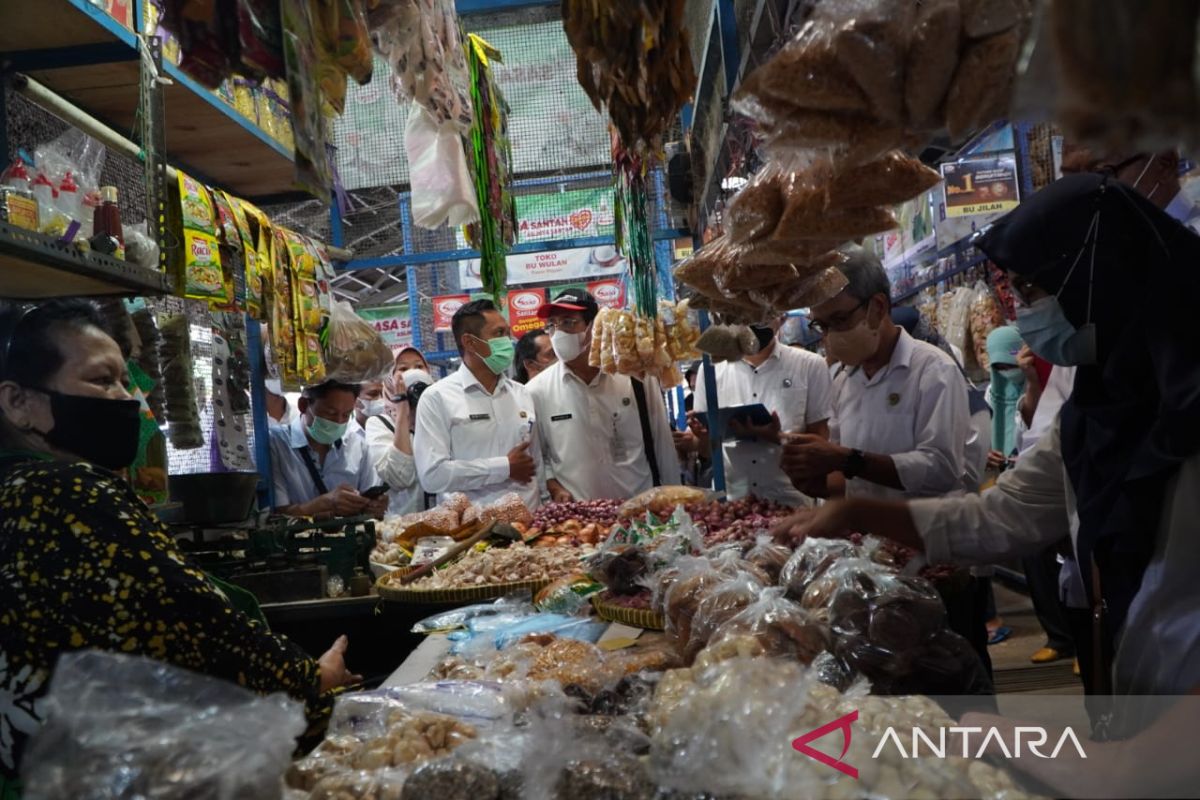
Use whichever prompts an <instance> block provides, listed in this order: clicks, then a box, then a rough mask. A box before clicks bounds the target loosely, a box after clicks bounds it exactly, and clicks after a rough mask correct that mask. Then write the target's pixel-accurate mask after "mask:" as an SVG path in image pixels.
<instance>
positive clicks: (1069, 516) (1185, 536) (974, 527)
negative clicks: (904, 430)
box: [909, 418, 1200, 694]
mask: <svg viewBox="0 0 1200 800" xmlns="http://www.w3.org/2000/svg"><path fill="white" fill-rule="evenodd" d="M1052 422H1053V424H1052V425H1051V427H1050V430H1049V431H1048V432H1047V433H1046V435H1045V436H1044V437H1042V439H1041V440H1040V441H1039V442H1038V443H1037V444H1036V445H1034V447H1033V448H1032V449H1030V450H1029V451H1028V452H1026V453H1023V454H1022V455H1021V457H1020V458H1019V459H1018V460H1017V465H1016V467H1014V468H1013V469H1010V470H1007V471H1005V472H1004V473H1002V474H1001V475H1000V478H999V479H998V480H997V481H996V486H995V487H994V488H993V489H991V490H989V491H987V492H984V493H983V494H982V495H974V496H964V497H954V498H947V499H937V500H934V499H931V500H916V501H913V502H912V503H910V504H909V510H910V513H911V514H912V518H913V523H914V524H915V525H916V528H917V531H918V532H919V533H920V535H921V538H922V539H923V540H924V542H925V552H926V554H927V556H928V557H929V560H930V561H933V562H937V561H958V562H961V563H982V564H986V563H994V562H996V561H1005V560H1008V559H1011V558H1019V557H1022V556H1032V555H1034V554H1036V553H1038V552H1040V551H1042V550H1043V549H1045V548H1046V547H1049V546H1051V545H1053V544H1055V543H1056V542H1057V541H1059V540H1060V539H1062V537H1064V536H1070V537H1071V542H1072V545H1074V542H1075V539H1076V537H1077V534H1078V532H1079V517H1078V515H1077V514H1076V512H1075V509H1076V503H1075V493H1074V491H1073V490H1072V487H1071V481H1070V479H1069V478H1068V476H1067V473H1066V469H1065V468H1064V466H1063V460H1062V451H1061V440H1060V438H1059V426H1058V420H1057V418H1055V419H1054V420H1053V421H1052ZM1197 519H1200V456H1193V457H1192V458H1191V459H1189V460H1188V461H1186V462H1184V463H1183V465H1182V466H1181V467H1180V469H1179V472H1178V473H1176V474H1175V475H1174V476H1172V478H1171V479H1170V480H1169V481H1168V484H1167V488H1166V492H1165V494H1164V495H1163V507H1162V516H1161V517H1160V520H1159V526H1158V530H1157V531H1156V535H1157V538H1156V540H1155V548H1154V554H1153V556H1152V557H1151V560H1150V564H1149V566H1148V567H1147V569H1146V574H1145V575H1144V576H1143V578H1142V585H1141V588H1140V589H1139V591H1138V593H1137V594H1136V595H1135V596H1134V598H1133V602H1132V603H1131V605H1130V607H1129V612H1128V614H1127V615H1126V617H1125V624H1124V626H1123V628H1122V630H1121V631H1120V632H1119V635H1118V646H1117V652H1116V658H1115V664H1114V675H1113V680H1114V688H1115V689H1116V691H1117V693H1118V694H1185V693H1187V692H1188V691H1190V690H1192V689H1193V688H1195V687H1196V686H1200V616H1198V615H1197V614H1196V609H1197V608H1200V580H1197V569H1198V567H1197V565H1200V537H1197V536H1196V535H1195V533H1196V520H1197ZM1149 532H1150V531H1149V530H1147V533H1149Z"/></svg>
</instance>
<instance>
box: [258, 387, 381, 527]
mask: <svg viewBox="0 0 1200 800" xmlns="http://www.w3.org/2000/svg"><path fill="white" fill-rule="evenodd" d="M358 394H359V387H358V386H357V385H356V384H347V383H338V382H337V381H326V382H325V383H322V384H319V385H317V386H308V387H305V389H304V392H303V393H302V394H301V395H300V402H299V404H298V406H299V411H300V415H299V416H297V417H296V419H295V420H293V421H292V423H291V424H290V425H288V426H286V427H284V426H276V427H274V428H272V429H271V462H272V470H273V476H274V485H275V510H276V511H278V512H279V513H280V514H284V515H287V516H289V517H318V518H320V517H353V516H359V515H364V514H366V515H371V516H374V517H375V518H377V519H383V515H384V514H385V513H387V509H388V496H387V492H386V491H385V492H383V493H381V494H379V495H378V496H376V497H367V496H366V492H367V491H368V490H369V489H371V488H372V487H374V486H378V485H379V484H380V481H379V477H378V476H377V475H376V473H375V467H374V466H373V465H372V464H371V458H370V454H369V453H368V451H367V445H366V442H365V441H364V440H363V437H361V436H358V435H356V434H352V435H347V429H348V428H349V425H350V418H351V416H353V414H354V407H355V403H356V401H357V399H358Z"/></svg>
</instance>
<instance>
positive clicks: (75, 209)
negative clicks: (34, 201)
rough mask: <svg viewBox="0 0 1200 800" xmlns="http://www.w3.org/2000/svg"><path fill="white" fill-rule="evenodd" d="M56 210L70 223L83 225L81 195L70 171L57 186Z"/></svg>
mask: <svg viewBox="0 0 1200 800" xmlns="http://www.w3.org/2000/svg"><path fill="white" fill-rule="evenodd" d="M58 210H59V211H61V212H62V213H63V214H64V215H65V216H66V218H67V219H69V220H70V221H71V222H78V223H80V224H81V225H82V224H83V195H82V194H81V193H80V191H79V184H78V183H76V182H75V176H74V175H72V174H71V173H70V171H68V172H67V173H66V174H65V175H63V179H62V182H61V183H59V185H58Z"/></svg>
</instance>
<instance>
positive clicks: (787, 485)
mask: <svg viewBox="0 0 1200 800" xmlns="http://www.w3.org/2000/svg"><path fill="white" fill-rule="evenodd" d="M713 370H714V372H715V374H716V378H717V400H718V402H719V403H720V406H721V407H722V408H731V407H733V406H744V405H753V404H754V403H762V404H763V405H764V406H766V408H767V411H774V412H775V413H777V414H779V422H780V425H781V427H782V429H783V431H785V432H796V433H803V432H804V430H805V429H806V428H808V426H810V425H814V424H816V423H818V422H823V421H824V420H827V419H829V418H830V416H832V405H833V383H832V381H831V380H830V378H829V368H828V367H827V366H826V364H825V359H823V358H821V357H820V356H818V355H816V354H815V353H810V352H808V351H807V350H799V349H797V348H795V347H785V346H784V345H781V344H779V343H778V342H776V343H775V349H774V351H772V353H771V355H770V357H769V358H767V360H766V361H764V362H763V363H762V365H761V366H758V367H755V366H753V365H751V364H749V363H747V362H745V361H733V362H730V361H725V362H722V363H720V364H714V365H713ZM705 391H706V389H705V384H704V372H703V371H701V373H700V375H699V376H697V378H696V401H695V410H696V411H697V412H705V411H707V410H708V398H707V396H706V394H705ZM723 446H724V451H725V487H726V491H727V492H728V494H729V496H730V497H731V498H738V497H745V496H746V495H748V494H753V495H755V496H757V497H761V498H764V499H767V500H774V501H775V502H777V503H783V504H784V505H789V506H807V505H812V500H811V499H809V498H808V497H807V496H805V495H803V494H801V493H800V491H799V490H798V489H796V487H795V486H793V485H792V482H791V480H789V479H788V477H787V475H785V474H783V470H781V469H780V468H779V458H780V455H781V448H780V446H779V445H776V444H768V443H766V442H758V441H754V442H749V441H746V442H743V441H738V440H737V439H726V440H725V441H724V443H723Z"/></svg>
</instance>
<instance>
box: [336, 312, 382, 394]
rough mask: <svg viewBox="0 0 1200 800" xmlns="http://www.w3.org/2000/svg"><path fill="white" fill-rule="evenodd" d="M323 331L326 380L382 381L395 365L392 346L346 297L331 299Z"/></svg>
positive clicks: (342, 381)
mask: <svg viewBox="0 0 1200 800" xmlns="http://www.w3.org/2000/svg"><path fill="white" fill-rule="evenodd" d="M326 334H327V338H326V340H325V378H326V380H332V381H339V382H341V383H365V382H368V381H378V380H383V379H384V378H385V377H387V376H388V375H390V374H391V371H392V367H393V365H394V358H393V356H392V350H391V348H389V347H388V346H387V345H386V344H384V341H383V338H382V337H381V336H380V335H379V332H378V331H376V330H375V329H374V328H373V327H371V323H369V322H367V321H366V320H364V319H363V318H362V317H360V316H358V315H357V314H355V313H354V307H353V306H351V305H350V304H349V303H347V302H346V301H345V300H338V301H336V302H334V304H333V311H332V313H331V314H330V317H329V327H328V329H327V331H326Z"/></svg>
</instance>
